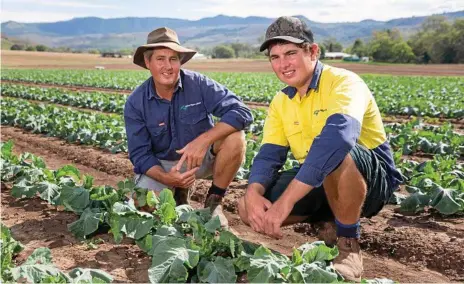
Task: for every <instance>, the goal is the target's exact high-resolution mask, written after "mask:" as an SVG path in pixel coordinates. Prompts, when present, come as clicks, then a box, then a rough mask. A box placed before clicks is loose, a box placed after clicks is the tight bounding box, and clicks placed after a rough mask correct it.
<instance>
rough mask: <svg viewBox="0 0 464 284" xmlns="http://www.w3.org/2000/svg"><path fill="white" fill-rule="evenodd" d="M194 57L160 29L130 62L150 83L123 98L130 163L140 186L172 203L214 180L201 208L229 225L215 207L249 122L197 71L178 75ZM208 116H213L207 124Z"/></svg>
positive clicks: (237, 104)
mask: <svg viewBox="0 0 464 284" xmlns="http://www.w3.org/2000/svg"><path fill="white" fill-rule="evenodd" d="M194 54H195V51H193V50H190V49H187V48H185V47H182V46H181V45H180V44H179V40H178V37H177V34H176V33H175V32H174V31H173V30H171V29H169V28H159V29H156V30H154V31H152V32H151V33H150V34H149V35H148V39H147V44H145V45H142V46H140V47H139V48H138V49H137V51H136V52H135V55H134V63H135V64H137V65H139V66H141V67H143V68H146V69H148V70H150V73H151V75H152V76H151V77H150V78H148V79H147V80H146V81H145V82H144V83H143V84H141V85H140V86H139V87H137V89H135V91H134V92H133V93H132V94H131V95H130V96H129V98H128V100H127V102H126V105H125V108H124V120H125V123H126V132H127V140H128V145H129V158H130V160H131V162H132V164H133V165H134V171H135V173H136V177H135V181H136V185H137V186H138V187H143V188H148V189H151V190H155V191H159V190H162V189H163V188H171V189H173V190H174V191H175V193H174V194H175V197H176V200H177V202H178V204H184V203H187V202H188V200H187V195H188V191H189V190H190V188H191V187H192V185H194V182H195V180H196V179H198V178H206V177H208V176H211V175H212V178H213V182H212V185H211V188H210V189H209V191H208V194H207V197H206V201H205V207H210V208H211V210H212V212H213V215H217V216H219V217H220V219H221V224H222V225H223V226H227V219H225V217H224V216H223V214H222V206H221V201H222V198H223V196H224V194H225V193H226V189H227V187H228V186H229V184H230V182H231V181H232V180H233V178H234V177H235V175H236V173H237V171H238V169H239V168H240V165H241V163H242V161H243V158H244V153H245V148H246V147H245V138H244V133H243V129H244V128H245V127H246V126H248V125H249V124H250V123H251V122H252V120H253V117H252V115H251V112H250V110H249V109H248V108H247V107H246V106H245V105H244V104H243V103H242V102H241V101H240V99H239V98H238V97H237V96H236V95H235V94H234V93H233V92H231V91H229V90H228V89H227V88H225V87H224V86H222V85H220V84H219V83H217V82H215V81H213V80H211V79H209V78H207V77H206V76H204V75H201V74H199V73H197V72H193V71H189V70H185V69H181V65H182V64H184V63H186V62H187V61H188V60H190V59H191V58H192V57H193V55H194ZM213 116H215V117H219V118H220V120H219V122H218V123H216V124H214V123H213Z"/></svg>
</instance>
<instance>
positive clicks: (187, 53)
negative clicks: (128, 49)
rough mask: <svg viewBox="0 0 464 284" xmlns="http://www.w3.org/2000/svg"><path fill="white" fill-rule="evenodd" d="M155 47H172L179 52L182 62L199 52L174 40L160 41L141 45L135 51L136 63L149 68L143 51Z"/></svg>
mask: <svg viewBox="0 0 464 284" xmlns="http://www.w3.org/2000/svg"><path fill="white" fill-rule="evenodd" d="M155 47H166V48H169V49H172V50H174V51H176V52H178V53H179V55H180V64H184V63H186V62H187V61H189V60H190V59H192V57H193V56H194V55H195V54H196V53H197V52H196V51H195V50H192V49H188V48H185V47H183V46H180V45H178V44H177V43H174V42H160V43H151V44H144V45H141V46H139V47H138V48H137V50H136V51H135V53H134V64H136V65H138V66H140V67H143V68H145V69H148V68H147V66H145V59H144V58H143V53H144V52H145V51H146V50H149V49H152V48H155Z"/></svg>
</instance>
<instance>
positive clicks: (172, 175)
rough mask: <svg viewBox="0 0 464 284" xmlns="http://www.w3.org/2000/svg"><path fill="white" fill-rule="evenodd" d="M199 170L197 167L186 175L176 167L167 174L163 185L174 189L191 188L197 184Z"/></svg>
mask: <svg viewBox="0 0 464 284" xmlns="http://www.w3.org/2000/svg"><path fill="white" fill-rule="evenodd" d="M198 169H199V168H198V167H195V168H193V169H191V170H189V171H186V172H185V173H181V172H180V171H178V170H177V169H176V167H175V166H174V167H172V168H171V170H170V171H169V172H167V173H166V175H165V177H164V180H163V183H164V184H166V185H169V186H172V187H180V188H189V187H190V186H192V185H193V183H194V182H195V173H196V171H198Z"/></svg>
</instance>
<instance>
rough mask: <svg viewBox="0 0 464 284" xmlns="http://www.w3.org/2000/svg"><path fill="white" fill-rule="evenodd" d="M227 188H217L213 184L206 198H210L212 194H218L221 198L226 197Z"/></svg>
mask: <svg viewBox="0 0 464 284" xmlns="http://www.w3.org/2000/svg"><path fill="white" fill-rule="evenodd" d="M226 191H227V188H220V187H218V186H216V185H215V184H214V183H212V184H211V187H210V188H209V190H208V194H207V195H206V196H210V195H211V194H216V195H219V196H222V197H224V195H226Z"/></svg>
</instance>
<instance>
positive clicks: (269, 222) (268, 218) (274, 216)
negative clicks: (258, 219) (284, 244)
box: [263, 199, 294, 239]
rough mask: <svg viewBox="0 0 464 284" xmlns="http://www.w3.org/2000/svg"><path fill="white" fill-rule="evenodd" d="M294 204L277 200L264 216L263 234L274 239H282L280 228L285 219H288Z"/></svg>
mask: <svg viewBox="0 0 464 284" xmlns="http://www.w3.org/2000/svg"><path fill="white" fill-rule="evenodd" d="M293 206H294V204H292V203H291V202H289V201H287V200H282V199H278V200H277V201H276V202H275V203H274V204H272V206H271V208H270V209H269V210H267V212H266V213H265V214H264V217H263V219H264V233H265V234H266V235H268V236H271V237H274V238H276V239H281V238H282V236H283V235H282V231H281V230H280V227H281V226H282V224H283V222H284V221H285V219H287V218H288V216H289V215H290V212H291V211H292V209H293Z"/></svg>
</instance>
